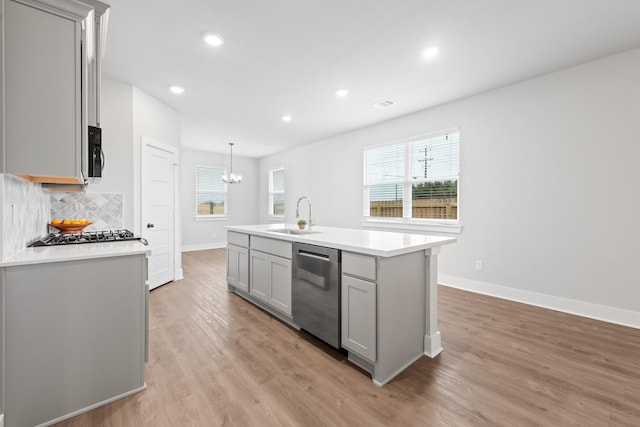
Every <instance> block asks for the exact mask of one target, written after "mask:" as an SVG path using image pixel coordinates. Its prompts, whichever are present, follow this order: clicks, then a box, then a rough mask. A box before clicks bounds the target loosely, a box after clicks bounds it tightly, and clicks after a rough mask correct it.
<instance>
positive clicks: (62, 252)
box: [0, 240, 151, 267]
mask: <svg viewBox="0 0 640 427" xmlns="http://www.w3.org/2000/svg"><path fill="white" fill-rule="evenodd" d="M150 253H151V248H150V247H149V246H146V245H144V244H142V243H141V242H140V241H138V240H126V241H122V242H101V243H82V244H77V245H64V246H40V247H36V248H25V249H24V250H23V251H22V252H19V253H17V254H15V255H14V256H12V257H11V258H9V259H7V260H5V261H2V262H0V267H11V266H16V265H29V264H42V263H47V262H61V261H76V260H82V259H92V258H107V257H114V256H124V255H138V254H146V255H149V254H150Z"/></svg>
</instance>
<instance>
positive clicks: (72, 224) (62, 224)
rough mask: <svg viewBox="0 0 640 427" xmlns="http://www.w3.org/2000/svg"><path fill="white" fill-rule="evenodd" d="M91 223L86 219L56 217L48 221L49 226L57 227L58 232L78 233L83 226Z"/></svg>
mask: <svg viewBox="0 0 640 427" xmlns="http://www.w3.org/2000/svg"><path fill="white" fill-rule="evenodd" d="M89 224H91V221H90V220H88V219H58V218H53V219H52V220H51V222H50V223H49V225H50V226H52V227H54V228H57V229H58V230H59V231H60V233H63V234H65V233H80V232H81V231H82V230H84V228H85V227H86V226H87V225H89Z"/></svg>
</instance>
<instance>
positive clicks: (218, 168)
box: [194, 165, 229, 221]
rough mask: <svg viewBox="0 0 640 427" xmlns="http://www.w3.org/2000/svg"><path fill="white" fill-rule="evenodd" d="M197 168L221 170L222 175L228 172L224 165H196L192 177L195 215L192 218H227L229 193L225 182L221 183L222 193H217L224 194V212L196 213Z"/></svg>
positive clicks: (204, 219) (200, 219) (209, 219)
mask: <svg viewBox="0 0 640 427" xmlns="http://www.w3.org/2000/svg"><path fill="white" fill-rule="evenodd" d="M198 169H215V170H220V171H222V173H223V175H227V174H228V170H227V168H226V167H224V166H214V165H196V167H195V169H194V171H195V177H194V181H195V182H194V184H195V192H194V195H195V203H194V204H195V206H194V208H195V216H194V220H196V221H220V220H223V221H224V220H227V219H228V218H229V217H228V215H227V214H228V203H227V202H228V194H229V184H227V183H223V189H224V191H223V192H222V193H218V192H216V193H217V194H224V213H223V214H208V215H201V214H198V193H199V192H200V191H199V188H198Z"/></svg>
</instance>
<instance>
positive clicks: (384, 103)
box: [371, 99, 396, 110]
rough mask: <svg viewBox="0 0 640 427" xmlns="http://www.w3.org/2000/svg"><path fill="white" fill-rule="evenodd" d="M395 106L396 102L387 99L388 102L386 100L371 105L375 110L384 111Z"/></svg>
mask: <svg viewBox="0 0 640 427" xmlns="http://www.w3.org/2000/svg"><path fill="white" fill-rule="evenodd" d="M395 104H396V103H395V102H393V101H389V100H388V99H387V100H384V101H378V102H376V103H375V104H371V106H372V107H373V108H375V109H376V110H384V109H385V108H389V107H391V106H392V105H395Z"/></svg>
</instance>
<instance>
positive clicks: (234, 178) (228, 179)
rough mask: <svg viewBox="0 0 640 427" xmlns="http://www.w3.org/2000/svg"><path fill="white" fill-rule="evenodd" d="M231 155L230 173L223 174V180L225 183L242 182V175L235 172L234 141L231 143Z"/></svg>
mask: <svg viewBox="0 0 640 427" xmlns="http://www.w3.org/2000/svg"><path fill="white" fill-rule="evenodd" d="M229 148H230V151H231V155H230V156H229V159H230V160H229V175H227V174H224V175H222V182H224V183H225V184H239V183H241V182H242V175H240V174H235V173H233V142H230V143H229Z"/></svg>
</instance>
